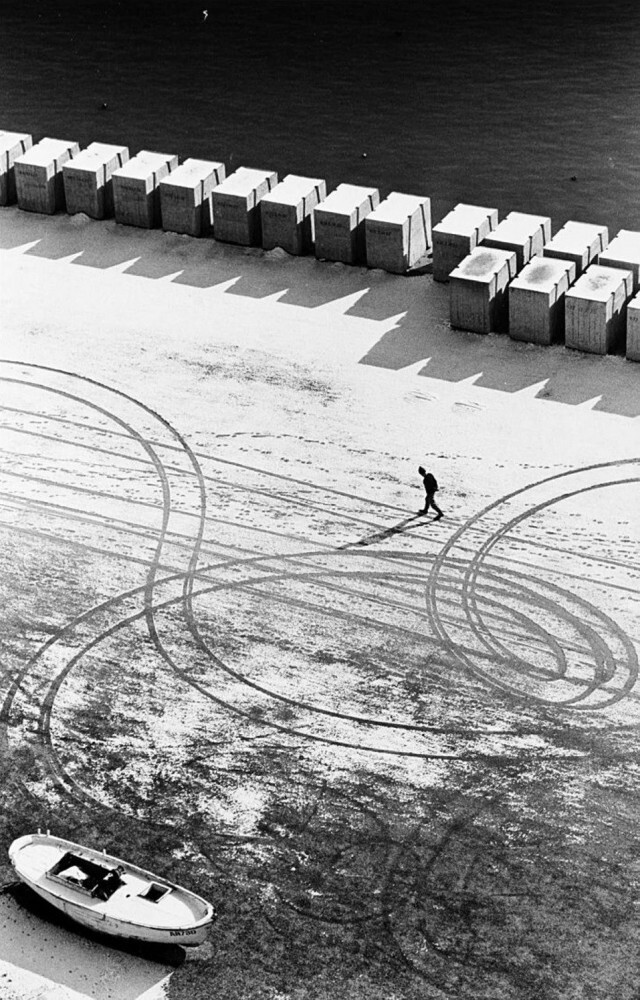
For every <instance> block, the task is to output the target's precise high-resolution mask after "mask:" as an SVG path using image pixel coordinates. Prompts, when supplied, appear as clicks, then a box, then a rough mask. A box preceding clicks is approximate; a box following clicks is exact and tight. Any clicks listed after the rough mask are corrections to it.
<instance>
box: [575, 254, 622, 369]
mask: <svg viewBox="0 0 640 1000" xmlns="http://www.w3.org/2000/svg"><path fill="white" fill-rule="evenodd" d="M632 289H633V275H632V273H631V271H623V270H622V269H621V268H617V267H603V266H602V265H601V264H592V265H591V266H590V267H588V268H587V269H586V271H585V272H584V274H582V275H581V276H580V277H579V278H578V280H577V281H576V283H575V285H574V286H573V287H572V288H570V289H569V291H568V292H567V293H566V295H565V334H564V342H565V344H566V346H567V347H573V348H575V350H577V351H589V352H590V353H592V354H611V353H613V352H614V351H616V350H617V348H619V347H620V346H621V345H624V339H625V327H626V318H627V315H626V314H627V310H626V306H627V302H628V301H629V298H630V297H631V294H632Z"/></svg>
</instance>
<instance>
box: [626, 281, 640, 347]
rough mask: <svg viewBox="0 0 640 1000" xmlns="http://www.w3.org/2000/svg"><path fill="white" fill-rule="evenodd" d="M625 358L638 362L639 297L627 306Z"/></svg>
mask: <svg viewBox="0 0 640 1000" xmlns="http://www.w3.org/2000/svg"><path fill="white" fill-rule="evenodd" d="M626 354H627V358H628V359H629V361H640V295H636V297H635V298H634V299H632V300H631V302H630V303H629V305H628V306H627V351H626Z"/></svg>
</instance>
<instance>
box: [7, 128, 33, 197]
mask: <svg viewBox="0 0 640 1000" xmlns="http://www.w3.org/2000/svg"><path fill="white" fill-rule="evenodd" d="M32 146H33V139H32V138H31V136H30V135H29V134H28V133H27V132H3V131H0V205H12V204H13V202H14V201H15V200H16V175H15V168H14V163H15V161H16V159H17V158H18V157H19V156H22V154H23V153H26V151H27V150H28V149H31V147H32Z"/></svg>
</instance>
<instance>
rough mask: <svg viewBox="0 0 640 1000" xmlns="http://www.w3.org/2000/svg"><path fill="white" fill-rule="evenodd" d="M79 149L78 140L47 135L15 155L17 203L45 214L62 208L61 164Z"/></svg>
mask: <svg viewBox="0 0 640 1000" xmlns="http://www.w3.org/2000/svg"><path fill="white" fill-rule="evenodd" d="M79 151H80V146H79V145H78V143H77V142H68V141H67V140H66V139H49V138H46V139H41V140H40V142H37V143H36V145H35V146H32V147H31V148H30V149H28V150H27V151H26V152H25V153H23V154H22V155H21V156H18V157H17V158H16V160H15V161H14V170H15V180H16V193H17V196H18V205H19V207H20V208H22V209H24V210H25V211H26V212H43V213H44V214H45V215H53V213H54V212H57V211H59V210H60V209H64V208H65V200H64V182H63V179H62V168H63V166H64V164H65V163H66V162H67V161H68V160H70V159H71V158H72V157H73V156H75V155H76V153H78V152H79Z"/></svg>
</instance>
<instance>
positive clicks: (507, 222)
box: [482, 212, 551, 271]
mask: <svg viewBox="0 0 640 1000" xmlns="http://www.w3.org/2000/svg"><path fill="white" fill-rule="evenodd" d="M550 239H551V219H549V218H548V217H547V216H546V215H527V214H526V213H525V212H509V214H508V216H507V217H506V219H503V220H502V222H501V223H499V225H498V226H496V228H495V229H494V230H493V232H491V233H489V235H488V236H485V238H484V239H483V240H482V245H483V246H486V247H496V249H498V250H513V252H514V253H515V255H516V258H517V260H518V271H521V270H522V268H523V267H524V265H525V264H528V263H529V261H530V260H531V258H532V257H535V256H536V255H537V254H539V253H542V248H543V246H544V245H545V243H548V242H549V240H550Z"/></svg>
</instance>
